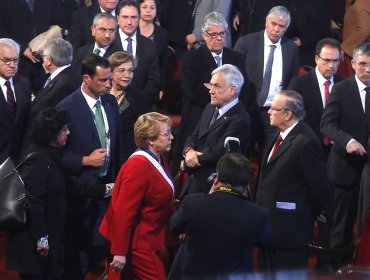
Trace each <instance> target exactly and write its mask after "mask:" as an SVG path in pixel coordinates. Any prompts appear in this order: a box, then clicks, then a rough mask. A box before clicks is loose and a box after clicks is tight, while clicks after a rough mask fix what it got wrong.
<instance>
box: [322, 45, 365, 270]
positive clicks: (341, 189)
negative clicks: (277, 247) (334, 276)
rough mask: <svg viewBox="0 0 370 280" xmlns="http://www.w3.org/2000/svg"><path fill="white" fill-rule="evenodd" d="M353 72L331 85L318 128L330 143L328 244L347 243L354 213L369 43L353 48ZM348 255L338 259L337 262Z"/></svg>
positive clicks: (360, 165)
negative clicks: (331, 188) (331, 196)
mask: <svg viewBox="0 0 370 280" xmlns="http://www.w3.org/2000/svg"><path fill="white" fill-rule="evenodd" d="M352 68H353V69H354V70H355V76H354V77H352V78H348V79H345V80H343V81H341V82H339V83H337V84H335V85H334V87H333V89H332V92H331V95H330V97H329V101H328V104H327V105H326V107H325V110H324V112H323V115H322V119H321V132H322V134H323V135H325V136H326V137H328V138H329V139H330V140H331V141H332V142H333V143H334V144H333V145H332V148H331V151H330V156H329V160H328V171H329V177H330V179H331V180H332V181H333V183H334V218H333V225H332V233H331V237H330V246H331V247H333V248H338V247H345V246H349V245H350V244H351V242H352V232H353V226H354V223H355V219H356V214H357V205H358V193H359V186H360V176H361V172H362V169H363V165H364V162H365V158H366V147H367V141H368V138H369V131H370V110H369V108H370V103H369V102H370V100H369V97H370V95H369V91H370V43H362V44H360V45H359V46H357V47H356V48H355V49H354V51H353V60H352ZM350 261H351V260H350V259H338V260H337V263H336V264H337V266H340V265H343V264H345V263H349V262H350Z"/></svg>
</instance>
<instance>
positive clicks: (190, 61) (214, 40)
mask: <svg viewBox="0 0 370 280" xmlns="http://www.w3.org/2000/svg"><path fill="white" fill-rule="evenodd" d="M226 30H227V23H226V21H225V19H224V17H223V16H222V15H221V14H220V13H218V12H212V13H209V14H207V15H206V16H205V17H204V20H203V25H202V36H203V39H204V41H205V44H204V45H203V46H202V47H200V48H199V49H196V50H193V51H191V52H188V53H187V54H185V55H184V56H183V57H182V63H183V67H182V89H183V93H184V95H183V99H182V101H183V103H182V112H181V119H182V121H181V125H180V129H179V133H178V137H177V138H176V140H177V143H176V146H177V151H178V153H177V158H176V159H177V160H175V163H174V166H173V170H177V169H178V165H179V160H178V159H179V158H182V150H183V148H184V142H185V140H186V138H187V137H188V136H189V135H190V134H191V133H192V132H193V130H194V128H195V125H196V123H197V122H198V121H199V118H200V116H201V113H202V111H203V109H204V107H205V106H206V105H207V104H208V103H209V101H210V95H209V93H208V89H207V88H206V87H205V86H204V83H208V82H209V81H210V80H211V72H212V71H213V70H214V69H216V68H217V67H218V66H221V65H224V64H232V65H235V66H237V67H238V68H239V70H240V71H244V57H243V56H242V55H241V54H239V53H237V52H235V51H233V50H230V49H229V48H226V47H225V42H226ZM242 74H243V73H242ZM243 76H244V75H243ZM241 95H243V90H242V93H241Z"/></svg>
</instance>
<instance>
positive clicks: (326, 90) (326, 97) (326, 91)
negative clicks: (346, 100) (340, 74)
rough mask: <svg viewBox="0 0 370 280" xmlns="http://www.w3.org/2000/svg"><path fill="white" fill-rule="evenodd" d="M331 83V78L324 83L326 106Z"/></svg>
mask: <svg viewBox="0 0 370 280" xmlns="http://www.w3.org/2000/svg"><path fill="white" fill-rule="evenodd" d="M330 84H331V82H330V80H327V81H326V82H325V83H324V87H325V106H326V104H328V99H329V95H330V91H329V87H330Z"/></svg>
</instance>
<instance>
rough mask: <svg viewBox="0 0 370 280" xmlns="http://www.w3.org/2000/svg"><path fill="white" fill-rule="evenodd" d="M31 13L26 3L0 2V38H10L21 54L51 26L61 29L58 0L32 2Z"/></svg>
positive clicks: (15, 1) (21, 1)
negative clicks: (19, 47) (18, 45)
mask: <svg viewBox="0 0 370 280" xmlns="http://www.w3.org/2000/svg"><path fill="white" fill-rule="evenodd" d="M33 2H34V9H33V12H31V10H30V8H29V6H28V4H27V1H25V0H12V1H6V0H2V1H0V38H12V39H13V40H15V41H16V42H17V43H18V44H20V46H21V50H20V54H23V52H24V50H25V49H26V48H27V46H28V43H29V42H30V41H31V40H32V39H33V38H34V37H35V36H36V35H38V34H40V33H42V32H45V31H47V30H48V29H49V27H50V26H51V25H59V26H60V27H63V24H64V19H63V13H62V9H61V5H60V1H58V0H34V1H33Z"/></svg>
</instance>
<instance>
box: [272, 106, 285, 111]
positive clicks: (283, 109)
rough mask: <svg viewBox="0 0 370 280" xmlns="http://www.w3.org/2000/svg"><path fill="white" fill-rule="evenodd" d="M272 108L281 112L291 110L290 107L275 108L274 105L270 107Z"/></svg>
mask: <svg viewBox="0 0 370 280" xmlns="http://www.w3.org/2000/svg"><path fill="white" fill-rule="evenodd" d="M270 110H271V111H276V112H280V111H290V110H289V109H287V108H280V109H278V108H275V107H274V106H271V107H270Z"/></svg>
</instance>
